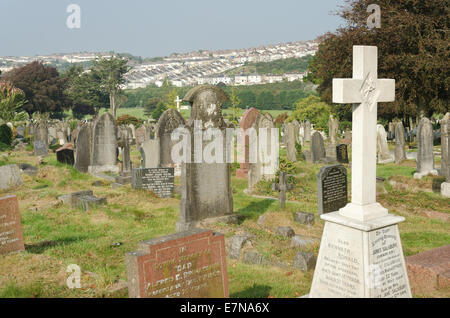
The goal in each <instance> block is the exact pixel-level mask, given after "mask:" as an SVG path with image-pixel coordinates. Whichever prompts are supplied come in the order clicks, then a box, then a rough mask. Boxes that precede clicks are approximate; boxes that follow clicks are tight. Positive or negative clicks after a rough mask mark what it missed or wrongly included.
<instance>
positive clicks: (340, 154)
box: [336, 144, 348, 163]
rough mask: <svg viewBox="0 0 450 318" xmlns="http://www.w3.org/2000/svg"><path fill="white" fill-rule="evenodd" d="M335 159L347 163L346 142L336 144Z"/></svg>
mask: <svg viewBox="0 0 450 318" xmlns="http://www.w3.org/2000/svg"><path fill="white" fill-rule="evenodd" d="M336 159H337V162H339V163H348V151H347V145H346V144H340V145H337V146H336Z"/></svg>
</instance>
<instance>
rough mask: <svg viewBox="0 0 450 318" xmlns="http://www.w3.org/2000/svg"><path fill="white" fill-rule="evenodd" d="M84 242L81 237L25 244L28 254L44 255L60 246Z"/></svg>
mask: <svg viewBox="0 0 450 318" xmlns="http://www.w3.org/2000/svg"><path fill="white" fill-rule="evenodd" d="M81 240H83V238H80V237H66V238H63V239H60V240H54V241H42V242H38V243H34V244H25V250H26V251H27V252H30V253H33V254H42V253H44V252H45V251H46V250H47V249H49V248H52V247H55V246H60V245H69V244H71V243H73V242H78V241H81Z"/></svg>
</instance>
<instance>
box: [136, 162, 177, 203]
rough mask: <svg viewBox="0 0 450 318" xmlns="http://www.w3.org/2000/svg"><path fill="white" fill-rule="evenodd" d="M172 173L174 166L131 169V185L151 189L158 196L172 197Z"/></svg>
mask: <svg viewBox="0 0 450 318" xmlns="http://www.w3.org/2000/svg"><path fill="white" fill-rule="evenodd" d="M174 173H175V171H174V168H137V169H133V173H132V177H131V186H132V187H133V189H146V190H151V191H153V193H155V194H156V195H157V196H158V197H160V198H170V197H173V189H174Z"/></svg>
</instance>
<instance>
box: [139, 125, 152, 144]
mask: <svg viewBox="0 0 450 318" xmlns="http://www.w3.org/2000/svg"><path fill="white" fill-rule="evenodd" d="M149 139H150V135H147V129H146V128H145V126H144V125H142V126H141V127H139V128H138V129H136V144H137V145H138V147H139V146H140V145H142V144H143V143H144V142H145V141H147V140H149Z"/></svg>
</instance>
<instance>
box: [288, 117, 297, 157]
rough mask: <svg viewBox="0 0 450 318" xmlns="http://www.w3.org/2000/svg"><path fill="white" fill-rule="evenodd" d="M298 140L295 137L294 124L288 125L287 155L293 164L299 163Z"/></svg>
mask: <svg viewBox="0 0 450 318" xmlns="http://www.w3.org/2000/svg"><path fill="white" fill-rule="evenodd" d="M296 143H297V139H296V136H295V126H294V124H292V123H287V138H286V154H287V159H288V160H289V161H292V162H296V161H297V149H296V148H295V144H296Z"/></svg>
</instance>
